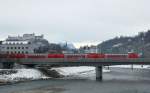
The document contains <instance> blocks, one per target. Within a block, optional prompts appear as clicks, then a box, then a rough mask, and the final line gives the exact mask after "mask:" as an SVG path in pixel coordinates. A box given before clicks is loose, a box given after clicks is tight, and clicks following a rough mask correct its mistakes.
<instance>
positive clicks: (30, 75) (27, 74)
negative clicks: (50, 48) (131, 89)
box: [0, 65, 150, 81]
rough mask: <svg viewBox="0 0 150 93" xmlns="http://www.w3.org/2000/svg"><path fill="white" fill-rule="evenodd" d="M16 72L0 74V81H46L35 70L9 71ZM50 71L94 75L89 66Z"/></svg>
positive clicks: (147, 67) (125, 66) (58, 68)
mask: <svg viewBox="0 0 150 93" xmlns="http://www.w3.org/2000/svg"><path fill="white" fill-rule="evenodd" d="M110 67H120V68H132V65H117V66H110ZM133 68H138V69H150V68H149V66H148V65H143V67H142V66H141V65H133ZM2 70H8V71H9V70H10V69H0V71H2ZM11 70H15V71H17V73H11V74H1V75H0V81H20V80H37V79H46V78H49V77H46V76H45V75H44V74H43V73H42V72H40V71H39V70H37V69H11ZM52 70H56V71H57V72H58V73H60V74H62V75H64V76H75V77H85V76H86V77H93V75H95V67H90V66H81V67H57V68H52ZM103 72H104V73H106V72H110V70H107V66H106V67H104V68H103Z"/></svg>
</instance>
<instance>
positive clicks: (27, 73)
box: [0, 69, 48, 81]
mask: <svg viewBox="0 0 150 93" xmlns="http://www.w3.org/2000/svg"><path fill="white" fill-rule="evenodd" d="M1 70H8V71H9V70H10V69H1ZM13 70H17V73H12V74H9V75H7V74H3V75H0V80H5V81H6V80H7V81H18V80H28V79H30V80H36V79H44V78H48V77H46V76H45V75H43V73H41V72H40V71H38V70H36V69H13Z"/></svg>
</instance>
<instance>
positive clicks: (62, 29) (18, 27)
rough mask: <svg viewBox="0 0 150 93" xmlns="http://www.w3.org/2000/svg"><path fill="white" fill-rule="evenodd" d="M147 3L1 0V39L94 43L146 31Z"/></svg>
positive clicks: (149, 17) (139, 0) (149, 8)
mask: <svg viewBox="0 0 150 93" xmlns="http://www.w3.org/2000/svg"><path fill="white" fill-rule="evenodd" d="M149 4H150V1H149V0H0V39H4V38H6V37H7V35H18V34H21V35H22V34H23V33H33V32H34V33H36V34H44V35H45V38H46V39H48V40H49V41H50V42H61V41H68V42H74V43H76V44H85V43H97V42H101V41H104V40H107V39H110V38H113V37H115V36H119V35H135V34H137V33H138V32H140V31H145V30H148V29H149V25H150V12H149V11H150V6H149Z"/></svg>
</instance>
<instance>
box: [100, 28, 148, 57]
mask: <svg viewBox="0 0 150 93" xmlns="http://www.w3.org/2000/svg"><path fill="white" fill-rule="evenodd" d="M98 50H99V52H101V53H128V52H135V53H140V54H143V56H144V57H150V30H148V31H147V32H140V33H139V34H138V35H136V36H133V37H126V36H120V37H115V38H113V39H110V40H107V41H104V42H102V43H101V44H99V45H98Z"/></svg>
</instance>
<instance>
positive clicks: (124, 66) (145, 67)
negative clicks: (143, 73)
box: [110, 65, 150, 69]
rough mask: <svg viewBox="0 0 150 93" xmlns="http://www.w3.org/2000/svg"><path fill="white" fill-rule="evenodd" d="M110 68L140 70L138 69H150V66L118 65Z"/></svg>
mask: <svg viewBox="0 0 150 93" xmlns="http://www.w3.org/2000/svg"><path fill="white" fill-rule="evenodd" d="M110 67H119V68H132V67H133V68H138V69H149V67H150V66H149V65H116V66H110Z"/></svg>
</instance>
